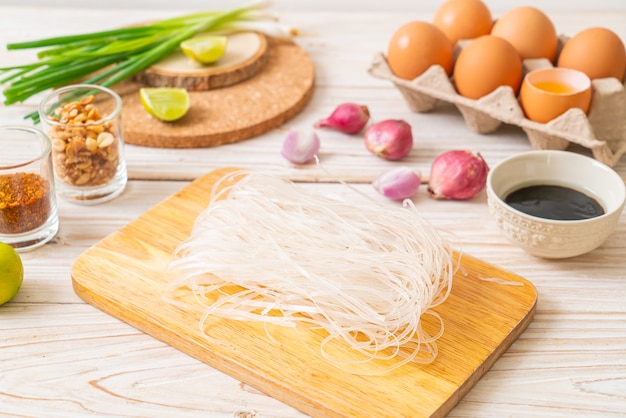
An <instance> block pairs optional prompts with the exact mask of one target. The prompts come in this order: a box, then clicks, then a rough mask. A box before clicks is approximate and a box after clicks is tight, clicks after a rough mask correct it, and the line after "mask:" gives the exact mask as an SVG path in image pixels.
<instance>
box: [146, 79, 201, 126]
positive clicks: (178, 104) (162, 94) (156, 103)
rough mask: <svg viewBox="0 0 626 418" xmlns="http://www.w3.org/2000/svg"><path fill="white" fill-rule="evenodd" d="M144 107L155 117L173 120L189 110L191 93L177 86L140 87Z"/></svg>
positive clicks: (166, 120) (167, 120)
mask: <svg viewBox="0 0 626 418" xmlns="http://www.w3.org/2000/svg"><path fill="white" fill-rule="evenodd" d="M139 97H140V99H141V104H142V105H143V107H144V109H146V111H147V112H148V113H149V114H151V115H152V116H154V117H155V118H157V119H159V120H162V121H164V122H173V121H175V120H177V119H180V118H182V117H183V116H185V113H187V111H188V110H189V106H190V104H189V93H188V92H187V90H185V89H180V88H175V87H144V88H141V89H139Z"/></svg>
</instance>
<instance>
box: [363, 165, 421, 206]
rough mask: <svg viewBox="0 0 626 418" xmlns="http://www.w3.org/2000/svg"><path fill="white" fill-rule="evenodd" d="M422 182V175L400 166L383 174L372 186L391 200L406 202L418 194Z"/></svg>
mask: <svg viewBox="0 0 626 418" xmlns="http://www.w3.org/2000/svg"><path fill="white" fill-rule="evenodd" d="M420 182H421V175H420V173H417V172H415V171H414V170H413V169H411V168H410V167H406V166H400V167H395V168H392V169H390V170H387V171H385V172H383V173H381V174H380V175H379V176H378V177H376V178H375V179H374V181H373V182H372V185H373V186H374V188H375V189H376V190H378V191H379V192H380V193H381V194H382V195H383V196H386V197H388V198H389V199H392V200H404V199H408V198H410V197H411V196H413V195H414V194H415V192H417V189H418V188H419V186H420Z"/></svg>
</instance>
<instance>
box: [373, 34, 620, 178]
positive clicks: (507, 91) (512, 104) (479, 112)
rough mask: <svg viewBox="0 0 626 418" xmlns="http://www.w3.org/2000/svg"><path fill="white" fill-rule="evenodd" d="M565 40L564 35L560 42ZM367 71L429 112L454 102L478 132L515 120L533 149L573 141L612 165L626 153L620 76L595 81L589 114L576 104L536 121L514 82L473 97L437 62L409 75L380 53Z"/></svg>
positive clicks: (527, 63) (539, 64)
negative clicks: (402, 74)
mask: <svg viewBox="0 0 626 418" xmlns="http://www.w3.org/2000/svg"><path fill="white" fill-rule="evenodd" d="M564 39H565V38H561V39H560V42H559V44H560V46H562V44H563V43H564ZM459 48H462V46H459V45H457V51H456V54H457V55H458V52H459ZM523 65H524V68H523V75H525V74H526V73H527V72H529V71H532V70H535V69H539V68H545V67H552V66H553V65H552V64H551V63H550V61H549V60H547V59H527V60H524V62H523ZM368 73H369V74H370V75H372V76H374V77H376V78H380V79H383V80H388V81H391V82H392V83H393V84H394V85H395V86H396V88H397V89H398V90H400V92H401V93H402V95H403V96H404V99H405V100H406V102H407V104H408V106H409V108H410V109H411V110H412V111H414V112H429V111H431V110H432V109H433V108H434V107H435V106H436V105H437V102H438V101H442V102H447V103H451V104H453V105H454V106H456V108H457V109H458V110H459V112H460V113H461V115H462V116H463V119H464V120H465V123H466V125H467V126H468V128H469V129H471V130H472V131H474V132H477V133H480V134H488V133H490V132H493V131H495V130H496V129H498V127H499V126H500V125H501V124H502V123H506V124H511V125H516V126H519V127H520V128H521V129H522V130H523V131H524V132H525V133H526V135H527V136H528V139H529V141H530V144H531V146H532V148H533V149H542V150H543V149H550V150H564V149H566V148H567V147H568V146H569V145H570V143H574V144H578V145H581V146H583V147H585V148H588V149H590V150H591V153H592V154H593V157H594V158H595V159H596V160H598V161H601V162H603V163H604V164H606V165H608V166H610V167H613V166H615V164H617V162H618V161H619V160H620V158H621V157H622V155H623V154H626V85H625V84H622V82H621V81H619V80H618V79H617V78H602V79H596V80H592V98H591V105H590V108H589V112H588V113H587V114H585V113H584V112H583V111H582V110H581V109H578V108H573V109H570V110H568V111H567V112H565V113H564V114H562V115H561V116H559V117H557V118H555V119H553V120H551V121H550V122H547V123H538V122H534V121H531V120H529V119H527V118H525V117H524V112H523V111H522V108H521V106H520V104H519V101H518V99H517V97H516V96H515V93H514V91H513V89H512V88H511V87H509V86H500V87H498V88H497V89H496V90H494V91H493V92H491V93H490V94H488V95H486V96H483V97H481V98H480V99H478V100H474V99H469V98H467V97H464V96H461V95H460V94H458V93H457V92H456V90H455V88H454V84H453V83H454V82H453V79H452V78H450V77H448V75H447V74H446V72H445V70H444V69H443V67H441V66H439V65H433V66H432V67H430V68H429V69H428V70H426V71H425V72H424V73H423V74H421V75H420V76H418V77H416V78H415V79H413V80H405V79H402V78H399V77H396V76H395V75H394V74H393V73H392V71H391V69H390V68H389V65H388V64H387V60H386V58H385V56H384V54H383V53H382V52H381V53H378V54H377V55H376V56H375V57H374V59H373V60H372V63H371V66H370V68H369V69H368Z"/></svg>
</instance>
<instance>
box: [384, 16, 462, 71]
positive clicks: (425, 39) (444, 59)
mask: <svg viewBox="0 0 626 418" xmlns="http://www.w3.org/2000/svg"><path fill="white" fill-rule="evenodd" d="M453 50H454V46H453V44H452V42H450V40H449V39H448V38H447V37H446V35H444V33H443V32H442V31H441V30H440V29H439V28H437V27H436V26H435V25H433V24H432V23H428V22H421V21H413V22H409V23H406V24H404V25H402V26H401V27H400V28H398V30H397V31H396V32H395V33H394V34H393V36H392V37H391V41H390V42H389V48H388V50H387V63H388V64H389V67H390V68H391V71H392V72H393V73H394V74H395V75H396V76H398V77H400V78H404V79H407V80H413V79H414V78H415V77H417V76H419V75H420V74H422V73H423V72H424V71H426V70H427V69H428V68H430V67H431V66H432V65H435V64H437V65H441V66H442V67H443V68H444V70H445V71H446V73H447V74H448V75H450V74H451V73H452V64H453V60H454V53H453Z"/></svg>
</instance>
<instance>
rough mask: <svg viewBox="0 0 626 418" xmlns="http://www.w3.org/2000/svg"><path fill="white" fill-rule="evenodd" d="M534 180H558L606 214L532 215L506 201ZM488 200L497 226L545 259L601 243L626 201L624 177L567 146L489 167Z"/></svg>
mask: <svg viewBox="0 0 626 418" xmlns="http://www.w3.org/2000/svg"><path fill="white" fill-rule="evenodd" d="M531 185H559V186H565V187H569V188H572V189H575V190H578V191H581V192H583V193H585V194H587V195H588V196H591V197H593V198H595V199H596V200H597V201H598V203H600V205H601V206H602V207H603V209H604V211H605V213H604V214H603V215H600V216H597V217H595V218H589V219H583V220H553V219H545V218H540V217H537V216H531V215H528V214H526V213H523V212H521V211H519V210H516V209H514V208H513V207H512V206H510V205H509V204H507V203H506V202H505V200H504V199H505V198H506V196H507V195H508V194H509V193H511V192H513V191H515V190H517V189H520V188H522V187H526V186H531ZM487 202H488V205H489V210H490V212H491V214H492V216H493V217H494V218H495V221H496V223H497V226H498V228H499V229H500V230H501V231H502V233H503V234H504V235H505V236H506V237H507V238H508V239H509V240H510V241H511V242H513V243H515V244H517V245H518V246H519V247H520V248H522V249H523V250H524V251H526V252H528V253H529V254H532V255H534V256H537V257H541V258H567V257H574V256H577V255H581V254H584V253H587V252H589V251H591V250H593V249H595V248H597V247H598V246H600V245H601V244H602V243H603V242H604V241H605V240H606V239H607V238H608V236H609V235H611V233H612V232H613V231H614V230H615V226H616V224H617V222H618V221H619V218H620V214H621V212H622V210H623V209H624V204H625V202H626V185H625V184H624V180H622V178H621V177H620V176H619V175H618V174H617V173H616V172H615V171H614V170H613V169H611V168H610V167H608V166H606V165H604V164H603V163H601V162H599V161H597V160H594V159H593V158H590V157H586V156H584V155H581V154H577V153H574V152H569V151H553V150H542V151H529V152H525V153H522V154H518V155H515V156H512V157H509V158H507V159H505V160H503V161H501V162H500V163H498V164H497V165H495V166H494V167H493V168H492V169H491V170H490V172H489V176H488V177H487Z"/></svg>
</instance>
